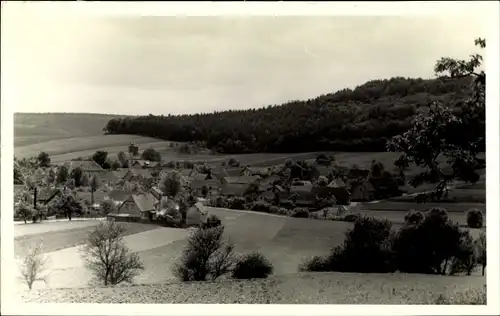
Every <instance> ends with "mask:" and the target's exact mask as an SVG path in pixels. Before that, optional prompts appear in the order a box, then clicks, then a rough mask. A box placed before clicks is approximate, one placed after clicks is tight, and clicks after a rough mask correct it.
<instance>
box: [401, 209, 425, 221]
mask: <svg viewBox="0 0 500 316" xmlns="http://www.w3.org/2000/svg"><path fill="white" fill-rule="evenodd" d="M423 220H424V214H422V212H420V211H415V210H410V211H409V212H408V213H406V215H405V224H406V225H418V224H420V223H421V222H422V221H423Z"/></svg>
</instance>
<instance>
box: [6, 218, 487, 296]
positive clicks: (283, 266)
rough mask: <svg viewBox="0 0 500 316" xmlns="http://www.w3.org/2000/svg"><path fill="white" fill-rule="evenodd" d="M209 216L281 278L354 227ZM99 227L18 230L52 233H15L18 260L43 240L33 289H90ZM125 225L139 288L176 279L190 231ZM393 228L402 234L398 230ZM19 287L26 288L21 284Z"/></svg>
mask: <svg viewBox="0 0 500 316" xmlns="http://www.w3.org/2000/svg"><path fill="white" fill-rule="evenodd" d="M209 212H210V213H212V214H215V215H217V216H219V217H220V218H221V220H222V222H223V224H224V226H225V227H226V229H225V236H226V238H229V240H230V241H231V242H232V243H234V245H235V251H236V252H237V253H248V252H252V251H260V252H262V253H263V254H264V255H265V256H266V257H267V258H268V259H269V260H270V261H271V262H272V263H273V265H274V274H275V275H278V276H279V275H288V274H296V273H297V272H298V266H299V264H300V263H301V262H302V261H303V260H304V259H306V258H308V257H311V256H314V255H325V254H327V253H328V252H329V250H330V249H331V248H332V247H334V246H336V245H338V244H340V243H342V242H343V240H344V233H345V232H346V231H347V230H348V229H349V228H351V227H352V224H351V223H346V222H337V221H325V220H314V219H300V218H291V217H284V216H278V215H271V214H263V213H255V212H247V211H235V210H227V209H219V208H209ZM398 213H399V212H398ZM97 223H98V221H90V222H89V224H88V225H87V226H85V225H83V224H81V223H78V224H77V223H76V222H73V223H68V222H58V223H41V224H28V225H15V231H16V230H19V229H20V228H21V229H22V227H23V226H33V227H36V226H39V227H43V226H44V225H47V226H48V227H49V228H47V229H46V230H45V231H43V230H41V229H40V230H39V232H40V233H38V234H34V233H31V234H29V233H26V231H27V229H26V228H25V233H24V234H21V233H18V232H16V236H17V237H16V238H15V253H16V256H17V257H18V258H19V257H21V256H23V255H24V254H25V253H26V246H28V245H33V244H35V243H36V242H38V241H40V240H43V244H44V251H45V253H46V255H47V257H48V258H49V262H50V263H49V271H50V275H49V282H48V284H47V285H45V284H43V282H42V283H41V284H37V283H35V285H34V288H35V289H37V288H38V289H43V288H45V287H49V288H60V287H64V288H76V287H86V286H89V282H90V281H91V275H90V272H89V271H88V270H86V269H85V268H84V265H83V261H82V259H81V258H80V256H79V251H80V248H81V246H82V245H83V244H84V243H85V238H86V236H87V234H88V232H90V231H91V230H92V229H93V227H94V225H97ZM73 224H76V225H73ZM126 225H127V228H128V232H127V236H126V237H125V238H124V240H125V242H126V244H127V246H128V247H130V249H131V251H134V252H137V253H138V254H139V256H140V257H141V259H142V260H143V262H144V265H145V271H144V272H143V273H142V274H141V275H139V276H138V277H137V278H136V279H135V282H136V283H139V284H152V283H163V282H171V281H172V280H173V279H174V276H173V274H172V267H173V264H174V263H175V262H176V261H177V260H178V258H179V257H180V255H181V253H182V251H183V249H184V247H185V246H186V244H187V237H188V233H189V232H188V230H184V229H175V228H165V227H158V226H155V225H149V224H137V223H129V224H126ZM69 226H73V227H72V228H69ZM394 226H395V228H398V227H399V226H400V225H398V224H395V225H394ZM478 233H479V232H477V234H478ZM477 234H476V232H474V233H473V235H477ZM456 280H459V279H456ZM460 280H461V279H460ZM18 285H19V286H20V287H22V284H18Z"/></svg>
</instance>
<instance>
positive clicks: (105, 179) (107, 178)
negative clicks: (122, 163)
mask: <svg viewBox="0 0 500 316" xmlns="http://www.w3.org/2000/svg"><path fill="white" fill-rule="evenodd" d="M85 173H86V174H87V176H88V178H89V179H92V177H93V176H94V175H96V176H97V177H98V178H99V180H100V181H101V183H108V184H113V183H116V181H118V179H119V178H117V177H116V175H115V174H114V173H113V172H112V171H108V170H103V171H85Z"/></svg>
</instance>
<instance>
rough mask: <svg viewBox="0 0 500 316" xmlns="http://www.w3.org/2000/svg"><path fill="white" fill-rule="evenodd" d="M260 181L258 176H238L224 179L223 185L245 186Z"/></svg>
mask: <svg viewBox="0 0 500 316" xmlns="http://www.w3.org/2000/svg"><path fill="white" fill-rule="evenodd" d="M258 179H260V178H259V177H258V176H240V177H224V179H223V183H226V184H246V185H247V186H248V185H249V184H250V183H253V182H255V181H257V180H258Z"/></svg>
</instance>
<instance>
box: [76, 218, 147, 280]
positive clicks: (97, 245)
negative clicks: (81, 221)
mask: <svg viewBox="0 0 500 316" xmlns="http://www.w3.org/2000/svg"><path fill="white" fill-rule="evenodd" d="M124 234H125V228H124V227H123V226H122V225H120V224H116V223H115V222H108V221H106V222H103V223H100V224H99V226H97V227H96V228H95V229H94V230H93V231H92V232H90V233H89V235H88V238H87V244H86V245H85V247H84V248H83V252H82V257H83V259H84V260H85V265H86V266H87V268H88V269H90V270H91V271H92V272H93V273H94V278H95V279H96V280H97V281H98V282H101V283H103V284H104V285H116V284H120V283H122V282H128V283H131V282H132V280H133V278H134V277H135V276H137V275H138V274H139V273H140V272H141V271H142V270H144V265H143V264H142V262H141V260H140V258H139V255H138V254H137V253H130V251H129V249H128V248H127V246H125V243H124V242H123V236H124Z"/></svg>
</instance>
